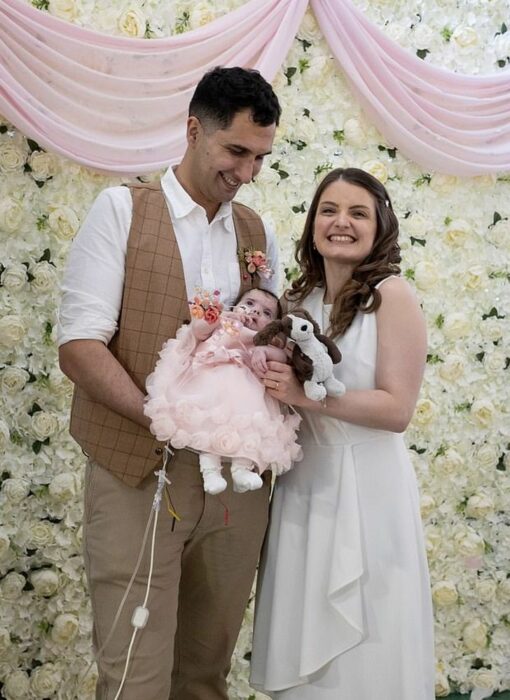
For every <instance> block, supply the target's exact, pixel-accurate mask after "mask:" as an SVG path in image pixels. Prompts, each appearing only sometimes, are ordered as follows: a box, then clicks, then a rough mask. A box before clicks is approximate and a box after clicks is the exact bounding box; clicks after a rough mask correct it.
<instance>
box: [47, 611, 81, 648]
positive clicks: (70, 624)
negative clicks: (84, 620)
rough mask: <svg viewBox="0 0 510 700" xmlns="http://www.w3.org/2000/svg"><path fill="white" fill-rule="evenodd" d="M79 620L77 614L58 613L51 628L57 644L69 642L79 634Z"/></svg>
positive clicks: (52, 636)
mask: <svg viewBox="0 0 510 700" xmlns="http://www.w3.org/2000/svg"><path fill="white" fill-rule="evenodd" d="M78 629H79V621H78V618H77V617H76V615H71V614H70V613H63V614H62V615H57V617H56V618H55V620H54V622H53V627H52V628H51V638H52V639H53V641H54V642H56V643H57V644H62V645H64V644H69V642H72V641H73V639H74V638H75V637H76V635H77V634H78Z"/></svg>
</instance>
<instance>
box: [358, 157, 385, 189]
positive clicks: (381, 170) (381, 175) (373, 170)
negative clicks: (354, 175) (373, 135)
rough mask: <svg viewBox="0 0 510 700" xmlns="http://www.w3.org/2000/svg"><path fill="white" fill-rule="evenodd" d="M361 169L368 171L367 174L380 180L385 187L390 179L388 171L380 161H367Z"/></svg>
mask: <svg viewBox="0 0 510 700" xmlns="http://www.w3.org/2000/svg"><path fill="white" fill-rule="evenodd" d="M361 167H362V169H363V170H366V172H367V173H370V175H373V177H375V178H376V179H377V180H379V182H381V183H382V184H383V185H384V183H385V182H386V181H387V179H388V170H387V168H386V166H385V165H384V163H381V161H380V160H367V161H366V162H365V163H363V165H362V166H361Z"/></svg>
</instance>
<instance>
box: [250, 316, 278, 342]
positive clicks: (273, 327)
mask: <svg viewBox="0 0 510 700" xmlns="http://www.w3.org/2000/svg"><path fill="white" fill-rule="evenodd" d="M281 330H282V322H281V321H271V323H268V324H267V326H266V327H265V328H263V329H262V330H261V331H259V332H258V333H255V335H254V336H253V344H254V345H269V343H270V342H271V341H272V340H273V338H274V337H275V335H278V333H280V332H281Z"/></svg>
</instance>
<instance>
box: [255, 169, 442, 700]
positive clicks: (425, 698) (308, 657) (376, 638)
mask: <svg viewBox="0 0 510 700" xmlns="http://www.w3.org/2000/svg"><path fill="white" fill-rule="evenodd" d="M397 237H398V221H397V218H396V216H395V214H394V212H393V209H392V206H391V201H390V198H389V195H388V193H387V192H386V190H385V188H384V187H383V186H382V185H381V183H380V182H379V181H378V180H376V179H375V178H373V177H372V176H371V175H369V174H368V173H365V172H364V171H362V170H358V169H356V168H348V169H337V170H333V171H332V172H331V173H329V174H328V175H327V176H326V177H325V178H324V180H323V181H322V183H321V184H320V185H319V187H318V189H317V192H316V193H315V196H314V198H313V200H312V204H311V206H310V211H309V213H308V218H307V221H306V224H305V230H304V233H303V236H302V238H301V241H300V242H299V244H298V249H297V255H296V257H297V261H298V263H299V265H300V268H301V276H300V277H299V279H298V280H297V281H296V282H295V283H294V285H293V288H292V290H291V291H290V292H287V294H286V297H287V299H288V300H289V304H290V306H291V307H292V306H297V305H299V306H302V307H304V308H305V309H307V310H308V311H309V312H310V313H311V314H312V316H313V317H314V318H315V320H316V321H317V322H318V323H319V325H320V326H321V328H322V330H323V331H325V332H327V333H328V335H330V336H331V337H332V338H334V339H335V341H336V342H337V344H338V347H339V348H340V350H341V352H342V356H343V359H342V361H341V363H340V364H339V365H336V367H335V375H336V377H337V378H338V379H339V380H340V381H342V382H343V383H344V384H345V385H346V387H347V392H346V393H345V394H344V395H343V396H339V397H336V398H331V397H327V399H326V400H325V401H323V402H322V403H319V402H314V401H310V400H309V399H307V398H306V397H305V395H304V393H303V390H302V387H301V386H300V385H299V383H298V382H297V381H296V379H295V377H294V375H293V373H292V370H291V368H290V367H289V366H287V365H285V364H280V363H278V362H270V363H269V365H268V367H269V369H268V371H267V373H266V376H265V379H264V381H265V384H266V386H267V387H268V391H269V393H270V394H271V395H272V396H274V397H275V398H277V399H279V400H280V401H283V402H285V403H287V404H291V405H293V406H295V407H297V408H298V409H299V411H300V412H301V413H302V415H303V422H302V430H301V443H302V447H303V451H304V458H303V461H302V462H301V463H300V464H297V465H296V466H295V467H294V469H293V470H291V471H289V472H288V473H287V474H284V475H283V476H282V477H280V478H279V479H278V481H277V484H276V488H275V493H274V497H273V505H272V515H271V525H270V530H269V534H268V537H267V542H266V545H265V550H264V556H263V561H262V564H261V571H260V574H259V592H258V597H257V609H256V621H255V632H254V644H253V654H252V676H251V679H252V684H253V685H254V687H257V688H260V689H261V690H263V691H264V692H266V693H269V694H271V697H273V698H278V700H333V699H334V700H375V698H377V700H408V699H409V700H410V699H411V698H412V700H433V698H434V663H433V638H432V610H431V601H430V592H429V579H428V571H427V563H426V558H425V550H424V546H423V540H422V530H421V523H420V515H419V502H418V491H417V486H416V479H415V475H414V472H413V469H412V466H411V463H410V460H409V457H408V455H407V452H406V449H405V446H404V441H403V438H402V435H401V434H399V433H402V431H404V430H405V428H406V427H407V424H408V423H409V421H410V419H411V417H412V414H413V410H414V407H415V403H416V399H417V396H418V392H419V388H420V384H421V380H422V376H423V369H424V365H425V358H426V335H425V324H424V320H423V317H422V314H421V311H420V308H419V305H418V303H417V301H416V298H415V296H414V294H413V292H412V290H411V288H410V287H409V285H408V284H407V283H406V282H405V280H403V279H402V278H401V277H399V276H398V274H399V266H398V263H399V262H400V253H399V247H398V243H397Z"/></svg>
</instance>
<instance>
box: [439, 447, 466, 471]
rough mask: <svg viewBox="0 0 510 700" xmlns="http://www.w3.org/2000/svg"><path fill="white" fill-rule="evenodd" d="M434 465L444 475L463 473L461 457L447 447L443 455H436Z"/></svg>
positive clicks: (451, 448) (463, 464)
mask: <svg viewBox="0 0 510 700" xmlns="http://www.w3.org/2000/svg"><path fill="white" fill-rule="evenodd" d="M434 464H435V465H436V467H438V468H439V469H440V470H441V471H442V472H444V473H445V474H455V473H456V472H460V471H463V470H464V466H465V463H464V459H463V457H462V456H461V455H460V454H459V453H458V452H457V450H454V449H453V447H449V448H448V449H447V450H446V451H445V453H444V454H442V455H438V456H437V457H436V459H435V460H434Z"/></svg>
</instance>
